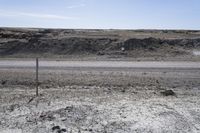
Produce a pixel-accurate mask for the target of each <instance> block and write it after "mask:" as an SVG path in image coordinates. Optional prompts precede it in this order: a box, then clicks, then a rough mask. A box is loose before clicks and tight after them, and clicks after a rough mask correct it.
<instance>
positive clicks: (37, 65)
mask: <svg viewBox="0 0 200 133" xmlns="http://www.w3.org/2000/svg"><path fill="white" fill-rule="evenodd" d="M38 69H39V60H38V58H36V80H35V81H36V96H38V95H39V92H38V89H39V82H38Z"/></svg>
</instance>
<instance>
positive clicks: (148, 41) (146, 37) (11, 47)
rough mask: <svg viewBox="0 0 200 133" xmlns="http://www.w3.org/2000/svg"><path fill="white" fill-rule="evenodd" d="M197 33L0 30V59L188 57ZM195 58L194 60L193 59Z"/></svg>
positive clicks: (199, 38)
mask: <svg viewBox="0 0 200 133" xmlns="http://www.w3.org/2000/svg"><path fill="white" fill-rule="evenodd" d="M199 49H200V31H180V30H179V31H178V30H174V31H173V30H171V31H168V30H78V29H76V30H73V29H28V28H27V29H26V28H24V29H20V28H0V56H1V57H35V56H36V55H37V56H39V57H49V58H52V57H66V56H77V55H78V56H82V57H83V56H97V57H99V56H106V57H110V58H112V57H118V58H121V57H128V58H141V57H144V58H154V59H158V58H160V57H162V58H167V57H173V58H174V57H183V56H185V57H192V56H193V55H192V51H193V50H199ZM196 58H197V57H196Z"/></svg>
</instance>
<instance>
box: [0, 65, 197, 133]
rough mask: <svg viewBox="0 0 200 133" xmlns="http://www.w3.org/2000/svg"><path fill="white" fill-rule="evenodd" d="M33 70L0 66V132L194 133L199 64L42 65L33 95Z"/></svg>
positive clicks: (195, 129) (195, 128)
mask: <svg viewBox="0 0 200 133" xmlns="http://www.w3.org/2000/svg"><path fill="white" fill-rule="evenodd" d="M34 73H35V70H34V69H32V68H31V67H30V68H12V67H11V68H1V69H0V79H1V81H0V83H1V85H0V133H13V132H14V133H47V132H48V133H58V130H57V131H56V130H55V131H53V130H52V128H53V127H54V126H60V128H62V129H66V130H67V132H69V133H90V132H91V133H134V132H136V133H149V132H152V133H167V132H170V133H171V132H173V133H188V132H190V133H198V132H200V98H199V97H200V70H199V68H196V67H195V68H194V67H189V68H188V67H185V68H183V67H178V68H173V67H172V68H148V67H146V68H113V67H110V68H108V67H106V68H105V67H100V68H96V67H92V68H91V67H86V68H85V67H84V68H82V67H81V68H79V67H77V68H73V67H66V68H62V69H61V68H59V67H55V68H43V69H40V75H39V79H40V82H41V84H40V96H39V97H35V88H34V79H35V75H34ZM165 90H173V91H174V92H175V94H176V95H175V96H164V95H163V94H162V93H161V92H163V91H165Z"/></svg>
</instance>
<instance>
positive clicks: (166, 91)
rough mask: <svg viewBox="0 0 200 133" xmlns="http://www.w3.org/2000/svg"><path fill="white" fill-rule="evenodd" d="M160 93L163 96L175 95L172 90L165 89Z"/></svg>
mask: <svg viewBox="0 0 200 133" xmlns="http://www.w3.org/2000/svg"><path fill="white" fill-rule="evenodd" d="M161 94H162V95H164V96H176V94H175V92H174V91H173V90H165V91H162V92H161Z"/></svg>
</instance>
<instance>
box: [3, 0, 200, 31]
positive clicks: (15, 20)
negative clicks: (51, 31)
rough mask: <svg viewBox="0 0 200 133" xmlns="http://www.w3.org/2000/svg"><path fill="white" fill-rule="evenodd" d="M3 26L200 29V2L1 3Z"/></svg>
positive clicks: (39, 0)
mask: <svg viewBox="0 0 200 133" xmlns="http://www.w3.org/2000/svg"><path fill="white" fill-rule="evenodd" d="M0 27H42V28H76V29H77V28H82V29H99V28H101V29H102V28H103V29H198V30H200V0H0Z"/></svg>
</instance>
